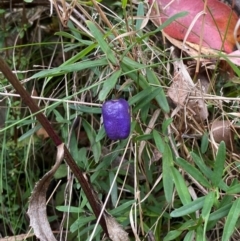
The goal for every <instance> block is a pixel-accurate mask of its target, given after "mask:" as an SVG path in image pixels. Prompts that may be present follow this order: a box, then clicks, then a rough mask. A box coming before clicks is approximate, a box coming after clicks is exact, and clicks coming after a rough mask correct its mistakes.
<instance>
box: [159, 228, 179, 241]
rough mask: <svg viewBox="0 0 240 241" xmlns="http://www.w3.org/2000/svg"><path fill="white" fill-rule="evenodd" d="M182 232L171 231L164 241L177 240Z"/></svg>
mask: <svg viewBox="0 0 240 241" xmlns="http://www.w3.org/2000/svg"><path fill="white" fill-rule="evenodd" d="M181 233H182V231H180V230H173V231H169V232H168V233H167V235H166V236H165V237H164V239H163V241H171V240H176V238H177V237H179V236H180V235H181Z"/></svg>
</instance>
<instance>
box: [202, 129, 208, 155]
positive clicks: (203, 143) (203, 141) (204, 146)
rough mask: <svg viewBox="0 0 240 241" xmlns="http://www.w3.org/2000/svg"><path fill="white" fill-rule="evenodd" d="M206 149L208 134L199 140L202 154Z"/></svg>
mask: <svg viewBox="0 0 240 241" xmlns="http://www.w3.org/2000/svg"><path fill="white" fill-rule="evenodd" d="M207 149H208V133H206V132H205V133H204V134H203V136H202V140H201V152H202V154H204V153H205V152H206V151H207Z"/></svg>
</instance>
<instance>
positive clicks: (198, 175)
mask: <svg viewBox="0 0 240 241" xmlns="http://www.w3.org/2000/svg"><path fill="white" fill-rule="evenodd" d="M176 163H177V164H178V165H179V166H181V167H182V168H183V169H184V171H185V172H187V173H188V174H190V175H191V176H192V177H193V178H194V179H196V180H197V181H198V182H200V183H201V184H202V185H203V186H204V187H208V188H210V187H211V185H210V184H209V183H208V181H207V180H206V178H205V177H204V176H203V175H202V173H201V172H200V171H199V170H198V169H196V167H194V166H192V165H191V164H189V163H188V162H187V161H185V160H184V159H182V158H180V157H179V158H177V159H176Z"/></svg>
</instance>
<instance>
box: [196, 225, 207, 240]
mask: <svg viewBox="0 0 240 241" xmlns="http://www.w3.org/2000/svg"><path fill="white" fill-rule="evenodd" d="M196 241H206V237H205V236H204V235H203V229H202V226H198V227H197V230H196Z"/></svg>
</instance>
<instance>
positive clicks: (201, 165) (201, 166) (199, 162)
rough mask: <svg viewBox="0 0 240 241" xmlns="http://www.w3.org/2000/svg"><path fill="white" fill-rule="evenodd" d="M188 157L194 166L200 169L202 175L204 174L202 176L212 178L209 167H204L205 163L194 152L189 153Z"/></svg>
mask: <svg viewBox="0 0 240 241" xmlns="http://www.w3.org/2000/svg"><path fill="white" fill-rule="evenodd" d="M190 155H191V157H192V159H193V161H194V162H195V164H196V165H197V166H198V168H199V169H200V171H201V172H202V173H204V175H205V176H206V177H207V178H209V179H210V178H211V176H212V171H211V169H210V168H209V167H207V165H205V162H204V160H203V159H202V158H201V157H199V156H198V155H197V154H196V153H194V152H190Z"/></svg>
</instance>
